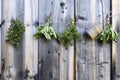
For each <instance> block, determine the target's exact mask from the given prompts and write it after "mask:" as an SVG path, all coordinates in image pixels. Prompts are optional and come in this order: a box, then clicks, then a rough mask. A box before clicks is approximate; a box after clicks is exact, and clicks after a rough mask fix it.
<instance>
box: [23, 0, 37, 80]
mask: <svg viewBox="0 0 120 80" xmlns="http://www.w3.org/2000/svg"><path fill="white" fill-rule="evenodd" d="M24 6H25V13H24V16H25V17H24V24H25V29H26V31H25V38H24V41H25V46H24V49H25V50H24V52H25V66H24V67H25V68H24V72H25V74H26V75H28V76H26V79H27V80H34V79H35V77H36V78H37V74H38V41H37V40H36V39H35V38H34V37H33V35H34V34H35V32H36V27H35V21H37V20H38V0H25V1H24ZM27 70H28V71H29V72H28V73H27V72H26V71H27ZM24 78H25V77H24ZM26 79H25V80H26Z"/></svg>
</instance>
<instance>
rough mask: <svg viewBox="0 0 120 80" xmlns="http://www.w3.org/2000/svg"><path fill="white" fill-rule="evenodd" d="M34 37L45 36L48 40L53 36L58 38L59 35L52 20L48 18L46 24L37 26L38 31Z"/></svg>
mask: <svg viewBox="0 0 120 80" xmlns="http://www.w3.org/2000/svg"><path fill="white" fill-rule="evenodd" d="M34 37H35V38H37V39H39V38H40V37H44V38H45V39H46V40H51V39H52V38H57V35H56V33H55V31H54V30H53V27H52V25H51V23H50V21H49V20H48V21H47V23H46V24H45V25H43V26H39V27H38V28H37V33H36V34H35V35H34Z"/></svg>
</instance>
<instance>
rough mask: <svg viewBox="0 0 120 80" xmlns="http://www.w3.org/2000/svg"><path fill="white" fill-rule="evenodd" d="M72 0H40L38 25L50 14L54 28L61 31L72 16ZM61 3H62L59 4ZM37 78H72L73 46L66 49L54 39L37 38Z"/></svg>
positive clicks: (68, 79)
mask: <svg viewBox="0 0 120 80" xmlns="http://www.w3.org/2000/svg"><path fill="white" fill-rule="evenodd" d="M73 3H74V2H73V0H57V1H55V0H49V1H46V0H44V1H43V0H40V1H39V19H40V25H43V24H44V23H45V18H46V17H45V16H47V17H48V16H49V15H50V14H52V15H51V21H52V25H53V28H54V30H55V31H56V32H57V33H60V32H63V30H65V29H66V28H68V25H66V24H65V22H69V20H70V18H73V16H74V14H73V13H74V4H73ZM61 4H64V5H62V6H61ZM39 72H40V73H39V79H40V80H54V79H55V80H73V73H72V72H73V47H69V48H68V49H66V48H64V47H63V46H62V45H60V44H58V42H56V41H55V40H52V41H44V40H43V39H40V40H39Z"/></svg>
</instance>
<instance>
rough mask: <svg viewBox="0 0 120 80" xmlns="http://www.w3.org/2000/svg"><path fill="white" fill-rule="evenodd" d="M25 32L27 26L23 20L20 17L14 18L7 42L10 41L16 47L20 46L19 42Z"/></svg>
mask: <svg viewBox="0 0 120 80" xmlns="http://www.w3.org/2000/svg"><path fill="white" fill-rule="evenodd" d="M24 32H25V27H24V25H23V23H22V22H21V21H19V20H18V19H16V20H12V21H11V25H10V28H9V29H8V32H7V37H6V42H9V43H10V44H12V45H13V46H14V47H16V48H17V47H18V45H19V43H20V42H21V41H22V39H23V35H24Z"/></svg>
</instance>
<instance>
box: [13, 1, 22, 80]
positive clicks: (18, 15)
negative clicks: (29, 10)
mask: <svg viewBox="0 0 120 80" xmlns="http://www.w3.org/2000/svg"><path fill="white" fill-rule="evenodd" d="M23 2H24V0H12V2H11V4H13V5H12V18H13V19H19V20H20V21H22V22H23V19H24V14H23V13H24V9H23V8H24V5H23ZM22 46H23V42H21V43H20V44H19V46H18V48H15V49H14V66H15V70H16V78H15V80H21V79H22V80H23V77H24V74H23V68H24V66H23V62H24V60H23V54H24V52H23V47H22Z"/></svg>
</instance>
